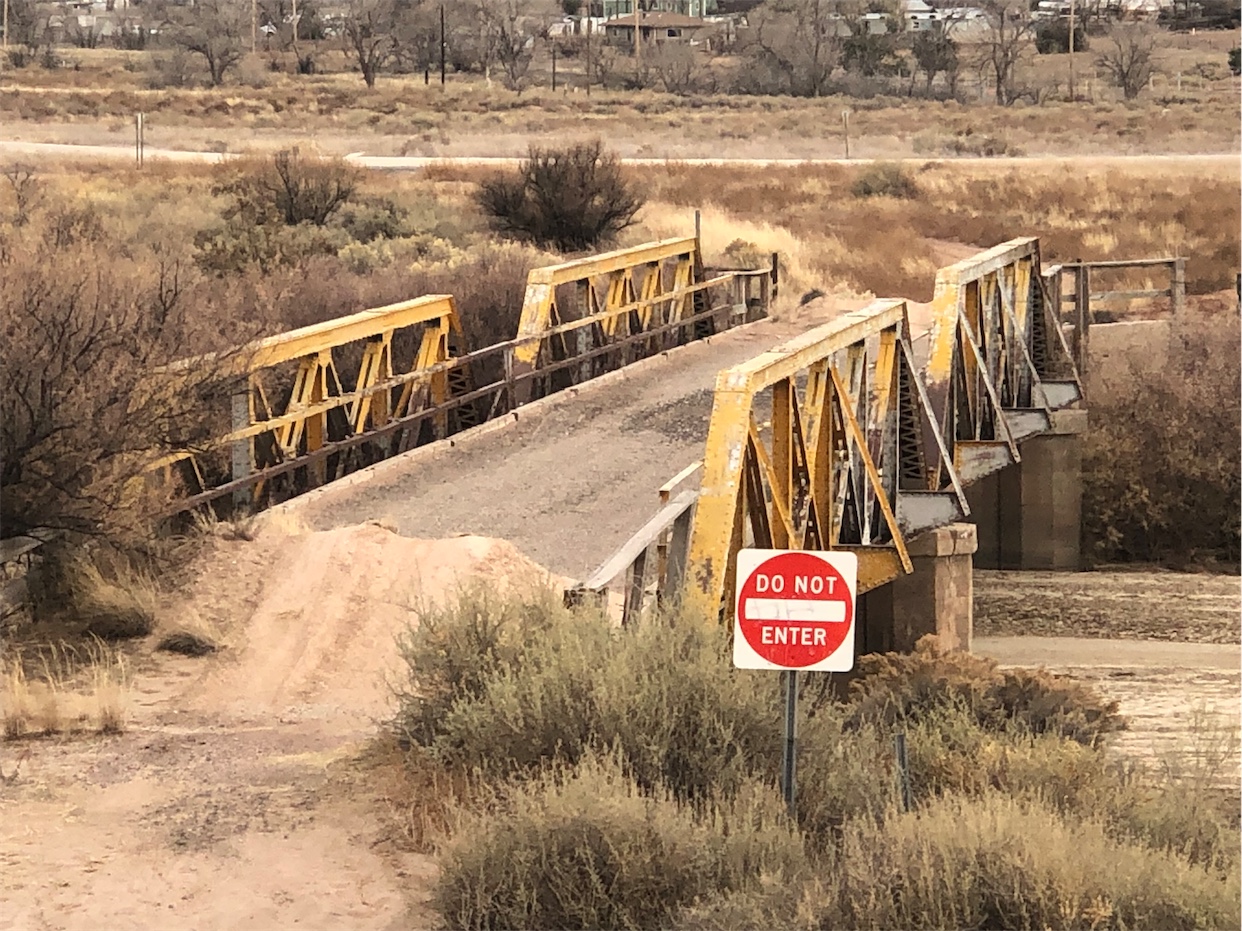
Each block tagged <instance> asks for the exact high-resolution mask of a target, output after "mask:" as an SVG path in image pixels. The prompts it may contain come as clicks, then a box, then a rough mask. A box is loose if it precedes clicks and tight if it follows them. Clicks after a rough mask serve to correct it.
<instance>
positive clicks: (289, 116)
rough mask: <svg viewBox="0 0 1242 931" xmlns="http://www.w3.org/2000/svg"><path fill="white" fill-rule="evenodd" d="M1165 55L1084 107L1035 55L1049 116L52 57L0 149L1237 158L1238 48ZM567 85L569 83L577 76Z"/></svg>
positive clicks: (100, 53) (33, 79)
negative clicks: (192, 83)
mask: <svg viewBox="0 0 1242 931" xmlns="http://www.w3.org/2000/svg"><path fill="white" fill-rule="evenodd" d="M1100 41H1102V40H1100ZM1163 41H1164V43H1165V47H1164V48H1162V49H1161V50H1160V51H1159V53H1158V57H1157V63H1158V74H1157V76H1156V77H1155V79H1154V87H1153V88H1150V89H1148V90H1145V91H1144V92H1143V93H1142V94H1141V95H1140V97H1139V99H1138V100H1137V101H1133V102H1129V103H1127V102H1125V101H1122V100H1120V99H1119V96H1120V95H1119V93H1118V92H1117V91H1116V89H1115V88H1112V87H1110V86H1107V83H1106V82H1105V81H1104V79H1103V77H1102V76H1100V75H1098V74H1096V73H1095V67H1094V65H1093V62H1094V53H1093V52H1090V51H1088V52H1085V53H1080V54H1079V55H1078V56H1077V59H1076V60H1077V73H1078V88H1079V94H1080V96H1081V97H1083V98H1086V99H1083V100H1080V101H1079V102H1078V103H1073V104H1071V103H1066V102H1064V98H1065V96H1066V94H1065V84H1066V83H1067V81H1068V72H1069V64H1068V57H1067V56H1064V55H1043V56H1033V57H1032V58H1031V60H1030V63H1029V65H1028V72H1029V75H1028V77H1029V80H1030V81H1031V82H1032V83H1033V84H1037V85H1038V86H1040V87H1041V88H1043V89H1044V90H1045V92H1046V96H1047V98H1048V99H1049V100H1050V101H1051V102H1046V103H1044V104H1042V105H1039V106H1035V105H1032V104H1029V103H1025V104H1024V103H1018V104H1016V105H1014V106H1012V107H1008V108H1001V107H996V106H995V105H993V104H991V103H990V102H988V92H987V91H986V90H985V89H984V88H983V87H982V85H981V84H980V82H979V79H978V77H977V76H976V75H975V74H974V73H973V72H971V73H968V74H966V75H964V76H963V78H962V80H961V82H960V85H959V90H960V92H961V94H962V96H963V98H964V99H966V100H968V101H970V102H969V103H968V104H962V103H958V102H954V101H950V102H943V103H942V102H937V101H927V100H919V99H915V98H908V97H896V96H878V97H874V98H870V99H857V98H847V97H827V98H820V99H805V98H789V97H748V96H736V95H721V94H717V95H694V96H686V97H679V96H675V95H672V94H665V93H657V92H655V91H637V92H630V91H603V90H601V89H600V88H598V87H596V88H594V89H593V91H592V93H591V94H590V96H589V97H588V95H587V93H586V91H585V89H584V88H583V87H581V86H577V87H575V88H574V89H573V90H572V91H566V90H564V89H563V88H562V89H560V90H558V91H556V92H553V91H552V90H551V89H550V88H549V87H548V86H547V78H548V75H546V74H542V73H541V72H540V73H538V74H537V75H536V77H535V79H534V80H535V86H533V87H531V88H530V89H529V90H526V91H525V92H523V93H521V94H516V93H514V92H512V91H508V90H505V89H504V88H502V87H501V85H500V84H499V83H493V84H492V86H490V87H489V86H488V85H487V84H486V83H485V82H484V81H483V80H482V79H481V78H477V77H462V76H456V75H451V76H450V78H449V83H448V86H447V88H446V89H441V88H440V87H439V86H438V84H437V83H436V82H435V80H434V78H433V81H432V84H431V85H430V86H425V85H424V84H423V78H422V76H421V75H404V76H389V75H385V76H381V78H380V80H379V82H378V83H377V85H376V87H375V88H374V89H373V90H368V89H367V88H366V87H365V85H364V84H363V82H362V80H361V78H360V77H359V76H358V75H357V74H353V73H349V72H348V70H346V62H345V60H344V57H343V56H342V55H341V53H340V52H339V51H336V50H334V49H330V48H328V47H326V46H325V48H324V49H323V50H322V51H321V52H320V53H319V56H318V58H317V62H318V65H319V67H320V68H321V69H326V71H327V73H322V74H317V75H313V76H305V77H302V76H296V75H294V74H291V73H289V71H290V70H291V67H290V64H291V62H290V61H287V60H286V59H284V58H281V57H280V56H279V55H272V56H267V55H259V56H254V57H252V58H250V59H248V60H247V61H245V62H243V64H242V65H241V66H240V67H239V68H238V69H237V71H236V72H235V73H234V74H233V75H232V78H231V81H232V83H230V84H229V85H227V86H225V87H223V88H219V89H216V90H211V89H206V88H198V87H194V88H176V87H165V88H162V89H153V85H154V84H156V83H158V82H157V81H153V79H152V75H151V71H150V65H151V57H150V55H149V54H148V53H140V52H118V51H112V50H102V49H96V50H81V49H61V50H60V55H61V57H62V58H63V59H64V60H65V63H66V66H65V67H61V68H57V69H52V70H47V69H44V68H42V67H40V66H36V65H32V66H30V67H27V68H24V69H20V70H12V69H9V70H6V71H3V72H0V127H2V128H0V135H2V136H3V137H4V138H8V139H21V140H25V141H45V142H75V143H90V144H102V143H118V142H126V141H129V140H130V139H131V138H132V132H133V129H132V120H133V115H134V113H136V112H138V111H143V112H145V113H146V114H147V116H146V120H147V123H146V125H147V141H148V144H150V145H152V146H158V147H169V148H183V149H212V150H216V151H239V150H243V149H246V148H253V147H267V146H274V145H283V144H287V143H288V142H290V141H301V142H303V143H304V144H305V143H313V144H314V145H316V146H318V147H319V148H320V149H321V150H322V151H324V152H327V153H335V154H344V153H347V152H352V151H365V152H367V153H368V154H373V155H516V154H522V153H523V152H524V151H525V149H526V147H527V145H528V144H529V143H530V142H531V141H532V140H543V141H547V140H549V139H552V138H570V137H582V136H587V135H599V136H601V137H603V138H604V139H605V140H606V141H607V142H608V144H609V145H610V146H611V147H612V148H614V149H615V150H616V151H617V152H619V153H620V154H622V155H646V156H654V157H669V158H677V157H690V156H706V155H713V156H728V157H738V158H746V157H774V156H779V157H790V158H809V157H841V156H843V155H845V138H844V132H843V124H842V111H843V110H849V111H850V154H851V155H852V156H859V157H903V156H905V157H913V156H928V157H935V156H946V155H948V156H952V155H989V156H990V155H1021V154H1026V155H1067V154H1103V153H1110V154H1157V153H1192V152H1234V151H1236V150H1237V149H1238V146H1239V144H1240V141H1242V135H1240V133H1239V119H1238V103H1237V101H1238V90H1239V84H1238V80H1237V79H1236V78H1233V77H1232V76H1231V75H1230V74H1229V71H1228V68H1227V66H1226V52H1227V50H1228V48H1229V47H1230V45H1232V44H1233V42H1235V41H1236V37H1235V36H1234V35H1233V34H1232V33H1208V34H1200V35H1198V36H1177V35H1169V36H1166V37H1165V38H1164V39H1163ZM272 67H276V68H277V69H283V70H278V71H273V70H271V69H272ZM564 67H565V65H564V63H563V64H562V68H564ZM569 67H571V68H572V67H575V66H574V65H573V64H572V63H571V64H570V65H569ZM535 70H536V71H538V68H536V69H535ZM562 75H563V80H575V78H573V77H572V76H565V73H564V71H562ZM1179 75H1180V78H1179ZM576 80H577V81H578V83H579V85H580V84H581V76H580V75H579V76H577V78H576Z"/></svg>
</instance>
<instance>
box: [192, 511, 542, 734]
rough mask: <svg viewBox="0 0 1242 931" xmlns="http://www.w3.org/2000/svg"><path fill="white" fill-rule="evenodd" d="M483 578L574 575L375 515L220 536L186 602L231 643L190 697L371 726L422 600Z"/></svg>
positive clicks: (222, 706)
mask: <svg viewBox="0 0 1242 931" xmlns="http://www.w3.org/2000/svg"><path fill="white" fill-rule="evenodd" d="M479 577H481V578H484V579H488V580H492V581H495V582H496V583H498V584H500V585H502V586H507V585H537V584H552V585H554V586H563V584H564V580H561V579H557V578H554V577H552V576H550V575H549V574H548V573H547V572H546V571H545V570H543V569H541V568H540V567H539V566H538V565H536V564H535V563H534V562H532V561H531V560H529V559H528V558H526V557H525V556H524V555H523V554H522V553H521V552H519V551H518V550H517V548H516V547H514V546H512V545H511V544H509V543H506V542H505V541H503V540H493V539H489V538H486V537H478V536H460V537H454V538H451V539H446V540H421V539H411V538H409V537H402V536H399V535H397V534H396V533H394V532H393V531H391V530H389V529H387V528H386V527H383V526H380V525H378V524H375V523H368V524H362V525H355V526H350V527H341V528H336V529H333V530H325V531H317V532H292V533H290V532H289V531H288V530H286V529H283V528H279V527H268V528H266V529H264V530H261V531H260V532H259V533H258V534H257V536H256V537H255V539H254V540H252V541H217V542H215V544H214V546H213V549H212V551H211V552H210V553H208V554H206V555H205V557H204V559H203V564H202V566H201V568H200V571H199V573H198V576H197V581H196V582H195V584H194V585H192V586H191V589H190V591H189V592H188V598H187V602H186V604H184V605H182V610H187V609H188V610H192V611H195V612H197V613H198V615H199V617H200V618H201V619H203V620H204V621H205V623H206V626H208V627H210V628H212V629H214V630H216V631H218V632H219V635H220V639H221V640H222V641H223V643H224V644H225V647H226V648H225V649H224V650H223V651H221V653H220V654H219V655H218V657H216V658H213V659H210V660H207V661H206V663H207V665H206V668H205V669H204V670H203V674H202V676H201V677H200V678H199V679H198V680H197V681H196V682H195V683H194V684H193V685H192V686H191V688H190V689H189V693H188V694H187V695H186V704H187V705H188V707H190V708H192V709H193V710H196V711H203V712H221V713H227V714H231V715H237V716H240V717H243V718H250V717H263V718H269V717H270V716H271V715H272V714H273V713H275V714H277V715H279V716H280V718H281V719H282V720H298V719H306V718H311V719H319V720H324V721H333V722H339V723H341V724H344V725H346V726H366V725H369V723H370V722H371V721H373V720H374V719H376V718H380V717H383V716H385V715H386V714H387V712H388V708H389V704H388V701H389V690H388V687H387V678H388V677H389V676H391V675H392V674H393V673H394V672H395V671H396V669H397V666H398V659H399V658H398V652H397V646H396V638H397V636H398V635H399V633H400V632H401V631H402V630H404V629H405V627H406V626H407V625H409V624H411V623H415V622H416V617H417V609H418V608H419V607H420V606H422V605H424V604H426V603H427V602H439V601H442V600H443V599H444V598H446V597H451V596H452V594H453V593H454V592H455V591H456V590H457V589H458V587H459V586H460V585H461V584H463V583H465V582H467V581H468V580H469V579H471V578H479Z"/></svg>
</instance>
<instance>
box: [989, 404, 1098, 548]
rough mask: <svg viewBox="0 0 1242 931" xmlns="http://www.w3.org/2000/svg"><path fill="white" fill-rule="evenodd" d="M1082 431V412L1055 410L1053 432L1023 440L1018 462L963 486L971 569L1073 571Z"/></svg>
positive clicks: (1079, 526)
mask: <svg viewBox="0 0 1242 931" xmlns="http://www.w3.org/2000/svg"><path fill="white" fill-rule="evenodd" d="M1086 429H1087V412H1086V411H1085V410H1063V411H1054V412H1053V415H1052V432H1051V433H1044V434H1041V435H1039V436H1033V437H1030V438H1029V439H1027V440H1025V441H1023V443H1022V447H1021V453H1022V461H1021V462H1019V463H1018V464H1017V465H1012V466H1010V467H1009V468H1007V469H1002V470H1001V471H1000V472H995V473H993V474H992V475H989V476H987V477H986V478H984V479H983V480H982V481H979V482H976V483H975V484H973V485H969V486H967V488H966V499H967V501H968V502H969V503H970V513H971V519H972V520H973V521H974V523H975V526H976V527H977V528H978V535H979V551H978V553H977V554H976V556H975V565H976V566H978V567H979V568H980V569H1045V570H1047V569H1056V570H1069V571H1074V570H1077V569H1078V567H1079V561H1080V557H1081V552H1080V543H1079V538H1080V536H1081V533H1082V434H1083V433H1084V432H1086Z"/></svg>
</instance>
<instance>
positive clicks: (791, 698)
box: [781, 669, 798, 818]
mask: <svg viewBox="0 0 1242 931" xmlns="http://www.w3.org/2000/svg"><path fill="white" fill-rule="evenodd" d="M781 762H782V765H781V792H782V794H784V796H785V804H786V805H787V806H789V817H790V818H796V817H797V816H798V808H797V805H796V804H795V802H794V798H795V793H794V785H795V783H796V776H797V773H796V770H797V768H798V673H797V672H796V671H795V670H793V669H790V670H789V671H788V672H786V673H785V757H784V759H783V760H782V761H781Z"/></svg>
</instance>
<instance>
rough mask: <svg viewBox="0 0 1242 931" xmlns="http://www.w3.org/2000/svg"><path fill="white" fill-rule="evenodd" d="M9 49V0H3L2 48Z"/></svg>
mask: <svg viewBox="0 0 1242 931" xmlns="http://www.w3.org/2000/svg"><path fill="white" fill-rule="evenodd" d="M8 49H9V0H4V50H5V51H6V52H7V51H8Z"/></svg>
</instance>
